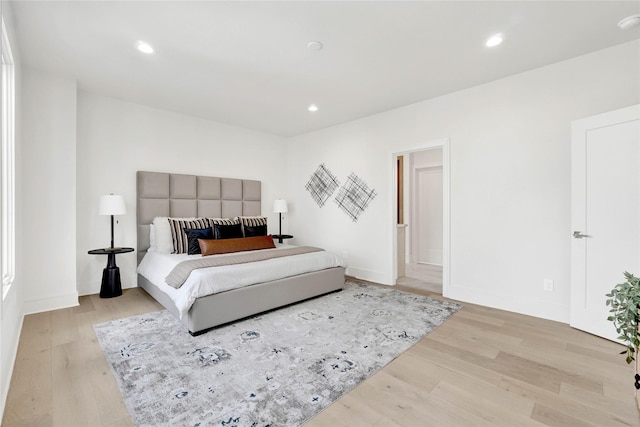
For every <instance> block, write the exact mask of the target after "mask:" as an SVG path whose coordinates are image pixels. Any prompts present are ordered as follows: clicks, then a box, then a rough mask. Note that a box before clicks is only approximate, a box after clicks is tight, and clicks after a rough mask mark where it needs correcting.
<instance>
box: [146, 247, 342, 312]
mask: <svg viewBox="0 0 640 427" xmlns="http://www.w3.org/2000/svg"><path fill="white" fill-rule="evenodd" d="M285 247H287V246H286V245H282V246H279V247H278V248H276V249H264V250H269V251H277V250H279V249H280V248H285ZM229 255H234V254H225V255H212V256H218V257H224V256H229ZM200 257H202V255H187V254H165V253H159V252H147V253H146V255H145V256H144V258H142V261H141V262H140V265H139V266H138V273H139V274H141V275H142V276H143V277H144V278H146V279H147V280H148V281H150V282H151V283H153V284H154V285H156V286H157V287H158V288H160V290H161V291H162V292H164V293H165V294H167V295H168V296H169V297H171V299H172V300H173V301H174V303H175V305H176V307H177V308H178V310H179V311H180V318H182V316H183V315H184V314H185V313H186V312H188V311H189V309H190V308H191V305H193V302H194V301H195V300H196V298H199V297H203V296H206V295H212V294H215V293H218V292H224V291H228V290H231V289H236V288H241V287H243V286H249V285H254V284H257V283H263V282H268V281H271V280H278V279H282V278H285V277H290V276H295V275H298V274H303V273H309V272H312V271H318V270H324V269H327V268H332V267H346V265H345V264H344V262H343V260H342V259H341V258H340V257H338V256H337V255H335V254H333V253H331V252H326V251H320V252H311V253H307V254H301V255H293V256H287V257H282V258H273V259H268V260H264V261H258V262H252V263H246V264H236V265H228V266H222V267H209V268H200V269H196V270H193V271H192V272H191V274H190V275H189V278H188V279H187V281H186V282H185V283H184V284H183V285H182V286H181V287H180V288H179V289H175V288H172V287H171V286H169V285H167V283H166V282H165V277H167V275H168V274H169V273H170V272H171V270H172V269H173V267H175V266H176V265H177V264H178V263H180V262H181V261H185V260H188V259H194V258H200Z"/></svg>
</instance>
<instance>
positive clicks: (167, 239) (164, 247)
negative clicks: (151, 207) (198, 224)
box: [152, 216, 196, 254]
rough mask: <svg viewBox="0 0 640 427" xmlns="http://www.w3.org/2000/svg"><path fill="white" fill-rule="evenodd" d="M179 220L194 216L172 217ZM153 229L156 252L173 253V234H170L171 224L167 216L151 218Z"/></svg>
mask: <svg viewBox="0 0 640 427" xmlns="http://www.w3.org/2000/svg"><path fill="white" fill-rule="evenodd" d="M171 219H179V220H194V219H196V218H195V217H189V218H174V217H171ZM152 226H153V231H154V234H155V244H156V246H155V248H156V252H160V253H163V254H171V253H173V236H172V235H171V226H170V225H169V217H166V216H157V217H155V218H154V219H153V224H152Z"/></svg>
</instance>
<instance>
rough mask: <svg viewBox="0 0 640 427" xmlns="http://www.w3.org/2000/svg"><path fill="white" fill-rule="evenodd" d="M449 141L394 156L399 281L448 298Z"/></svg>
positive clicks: (396, 281)
mask: <svg viewBox="0 0 640 427" xmlns="http://www.w3.org/2000/svg"><path fill="white" fill-rule="evenodd" d="M448 154H449V153H448V140H438V141H433V142H431V143H429V144H425V146H424V147H422V148H418V149H413V150H409V151H406V152H401V153H394V155H393V161H394V184H395V185H394V190H395V191H394V193H395V194H394V195H395V197H394V201H395V206H394V210H395V215H394V216H395V224H394V231H395V238H396V240H395V242H396V245H395V246H396V248H395V251H394V255H395V257H394V259H395V261H396V262H395V269H394V270H395V283H396V284H398V285H405V286H410V287H415V288H419V289H423V290H427V291H430V292H435V293H439V294H443V295H446V290H447V287H448V286H447V285H448V266H449V256H448V247H449V220H448V219H449V164H448V162H449V156H448Z"/></svg>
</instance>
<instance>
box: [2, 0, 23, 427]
mask: <svg viewBox="0 0 640 427" xmlns="http://www.w3.org/2000/svg"><path fill="white" fill-rule="evenodd" d="M0 10H1V11H2V16H3V19H4V23H5V25H6V28H7V35H8V38H9V44H10V45H11V50H12V53H13V60H14V65H15V68H14V72H15V85H16V86H15V113H16V116H15V119H16V127H15V143H16V145H15V151H14V155H15V169H14V172H15V203H16V206H15V209H16V211H15V214H16V216H15V227H16V229H15V238H16V253H17V254H20V253H21V248H22V247H23V246H22V241H23V234H22V223H23V221H22V216H21V214H22V207H21V204H22V201H23V195H22V182H21V165H20V159H21V142H20V140H21V132H20V123H21V114H20V108H21V96H22V87H21V82H22V69H21V66H20V51H19V47H18V44H17V43H16V38H15V34H14V26H13V17H12V13H11V6H10V4H9V3H8V2H6V1H2V4H1V5H0ZM15 261H16V275H15V280H14V282H13V285H12V286H11V288H10V289H9V291H8V292H7V295H6V296H5V297H4V299H2V300H0V420H2V417H3V415H4V407H5V403H6V401H7V393H8V392H9V385H10V383H11V374H12V371H13V365H14V362H15V358H16V353H17V350H18V340H19V339H20V331H21V329H22V319H23V315H22V302H23V294H24V289H23V287H24V284H25V282H24V278H23V275H22V272H21V270H22V268H21V264H22V262H21V261H22V260H21V259H20V256H16V257H15Z"/></svg>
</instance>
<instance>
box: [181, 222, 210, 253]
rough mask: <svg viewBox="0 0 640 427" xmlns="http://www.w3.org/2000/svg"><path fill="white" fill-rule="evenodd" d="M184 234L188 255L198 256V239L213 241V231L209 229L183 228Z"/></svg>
mask: <svg viewBox="0 0 640 427" xmlns="http://www.w3.org/2000/svg"><path fill="white" fill-rule="evenodd" d="M184 232H185V234H186V235H187V240H188V241H189V251H188V253H189V255H196V254H200V253H202V252H200V244H199V243H198V239H213V230H212V229H211V227H209V228H185V229H184Z"/></svg>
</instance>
